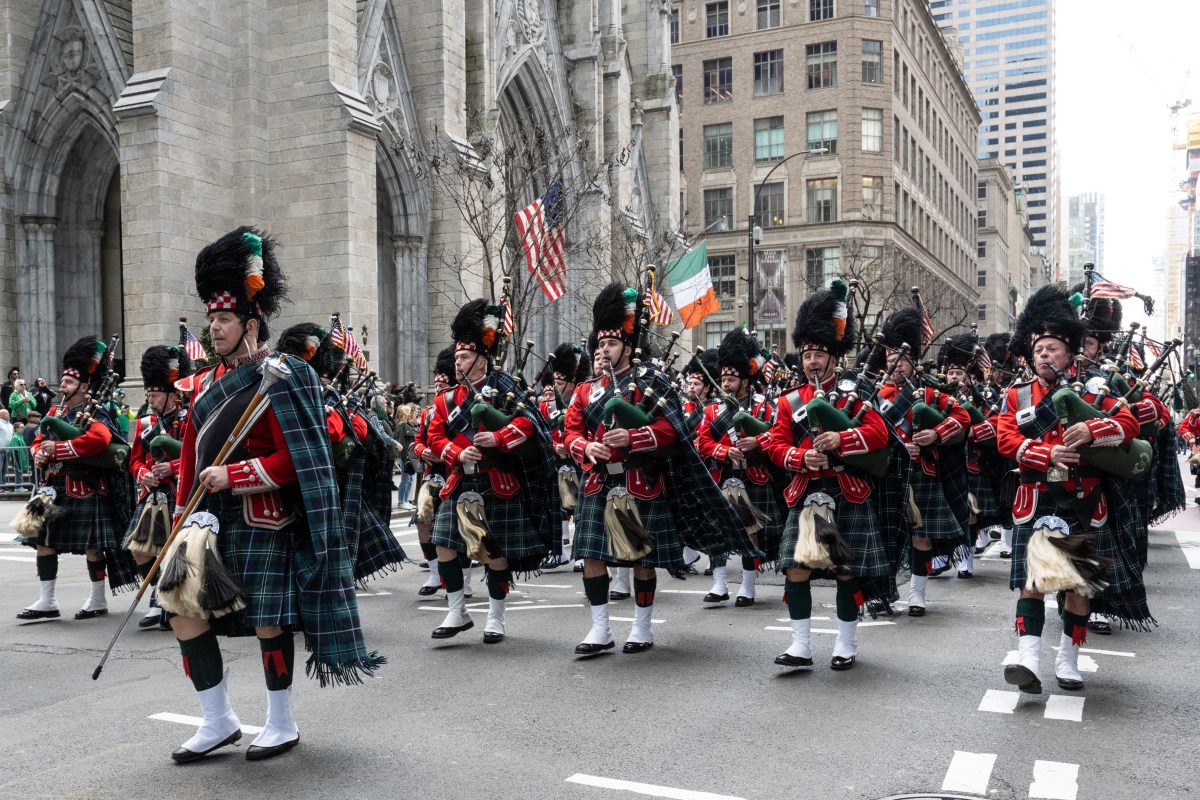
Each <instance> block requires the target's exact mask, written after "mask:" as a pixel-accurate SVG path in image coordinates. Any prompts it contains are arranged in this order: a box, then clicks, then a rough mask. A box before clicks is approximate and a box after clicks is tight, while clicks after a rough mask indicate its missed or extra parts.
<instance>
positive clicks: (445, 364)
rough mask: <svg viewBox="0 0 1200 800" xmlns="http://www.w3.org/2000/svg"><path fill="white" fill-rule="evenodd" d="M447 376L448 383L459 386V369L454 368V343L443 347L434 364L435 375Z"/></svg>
mask: <svg viewBox="0 0 1200 800" xmlns="http://www.w3.org/2000/svg"><path fill="white" fill-rule="evenodd" d="M439 376H441V377H442V378H445V380H446V383H448V384H450V385H451V386H458V371H457V370H456V369H455V368H454V345H450V346H449V347H444V348H442V350H441V352H439V353H438V354H437V360H436V361H435V362H434V365H433V377H434V379H435V380H436V379H437V378H438V377H439Z"/></svg>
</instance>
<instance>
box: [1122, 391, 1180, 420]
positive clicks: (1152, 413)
mask: <svg viewBox="0 0 1200 800" xmlns="http://www.w3.org/2000/svg"><path fill="white" fill-rule="evenodd" d="M1129 408H1130V410H1132V411H1133V415H1134V416H1135V417H1137V421H1138V424H1139V425H1144V424H1146V423H1147V422H1157V423H1158V426H1159V427H1160V428H1165V427H1166V426H1167V425H1170V424H1171V411H1170V410H1169V409H1168V408H1167V406H1166V404H1165V403H1163V401H1162V400H1159V399H1158V398H1157V397H1156V396H1154V395H1153V394H1151V393H1150V391H1149V390H1146V391H1144V392H1142V399H1141V400H1138V401H1137V402H1136V403H1130V404H1129Z"/></svg>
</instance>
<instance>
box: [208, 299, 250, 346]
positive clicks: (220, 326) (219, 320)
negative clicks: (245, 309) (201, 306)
mask: <svg viewBox="0 0 1200 800" xmlns="http://www.w3.org/2000/svg"><path fill="white" fill-rule="evenodd" d="M245 332H246V326H245V325H243V324H242V321H241V319H239V318H238V315H237V314H234V313H233V312H232V311H211V312H209V315H208V335H209V336H210V337H211V338H212V345H213V350H215V351H216V352H217V355H219V356H221V357H222V358H227V357H229V356H231V355H233V352H234V350H236V349H237V347H238V345H239V344H241V339H242V335H243V334H244V333H245Z"/></svg>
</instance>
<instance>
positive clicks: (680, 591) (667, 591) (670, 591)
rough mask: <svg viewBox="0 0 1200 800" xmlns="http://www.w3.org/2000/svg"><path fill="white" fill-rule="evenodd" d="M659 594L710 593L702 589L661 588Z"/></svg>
mask: <svg viewBox="0 0 1200 800" xmlns="http://www.w3.org/2000/svg"><path fill="white" fill-rule="evenodd" d="M658 592H659V594H708V592H707V591H705V590H703V589H701V590H696V589H659V590H658Z"/></svg>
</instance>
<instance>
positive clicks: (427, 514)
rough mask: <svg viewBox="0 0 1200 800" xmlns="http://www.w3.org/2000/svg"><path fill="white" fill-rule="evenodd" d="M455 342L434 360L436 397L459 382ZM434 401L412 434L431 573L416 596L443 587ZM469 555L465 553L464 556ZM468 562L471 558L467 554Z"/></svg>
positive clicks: (441, 478) (422, 539)
mask: <svg viewBox="0 0 1200 800" xmlns="http://www.w3.org/2000/svg"><path fill="white" fill-rule="evenodd" d="M454 375H455V371H454V346H453V345H451V346H449V347H445V348H443V349H442V350H441V351H440V352H439V353H438V354H437V358H436V359H435V361H434V366H433V396H434V397H435V398H436V397H437V396H438V395H440V394H441V393H442V392H444V391H446V390H447V389H451V388H453V387H455V386H457V385H458V380H457V379H456V378H455V377H454ZM433 411H434V404H433V403H432V402H431V403H430V404H429V405H428V406H426V407H425V408H423V409H422V410H421V418H420V421H419V422H418V424H417V435H416V436H415V437H413V444H412V448H413V454H414V455H415V456H416V457H417V459H418V460H420V462H421V464H422V465H424V470H423V471H422V473H421V480H420V484H419V486H418V487H417V508H416V510H415V511H414V512H413V519H414V521H415V525H416V528H417V541H418V543H419V544H420V546H421V555H422V556H424V557H425V564H426V565H427V566H428V567H429V575H428V577H426V578H425V583H423V584H421V588H419V589H417V596H419V597H432V596H433V595H436V594H437V593H438V591H439V590H440V589H442V588H444V587H443V586H442V578H441V573H440V572H439V571H438V555H437V545H435V544H434V543H433V542H432V541H431V539H430V536H431V534H432V533H433V520H434V517H435V516H436V515H437V510H438V506H440V505H441V503H442V498H441V494H440V493H441V491H442V487H444V486H445V485H446V465H445V464H443V463H442V459H441V458H440V457H439V456H438V454H437V453H435V452H434V451H433V450H431V449H430V447H429V423H430V422H432V421H433ZM464 558H466V556H464ZM467 563H468V564H469V563H470V559H469V558H467ZM463 588H464V590H465V591H468V593H467V595H466V596H467V597H470V596H471V595H470V592H469V589H470V581H466V580H464V583H463Z"/></svg>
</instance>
